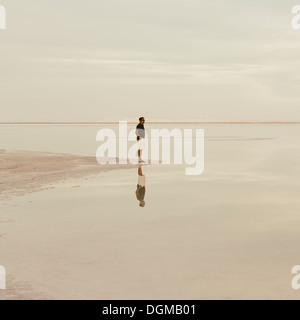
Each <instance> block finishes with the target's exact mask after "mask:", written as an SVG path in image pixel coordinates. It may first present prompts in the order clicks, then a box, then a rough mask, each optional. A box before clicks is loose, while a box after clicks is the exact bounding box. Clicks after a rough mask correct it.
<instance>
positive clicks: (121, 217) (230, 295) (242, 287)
mask: <svg viewBox="0 0 300 320" xmlns="http://www.w3.org/2000/svg"><path fill="white" fill-rule="evenodd" d="M202 128H203V127H201V129H202ZM98 129H101V127H98V126H70V127H69V126H59V127H50V126H49V127H25V126H23V127H4V126H1V127H0V136H1V140H0V142H1V147H0V149H9V150H11V149H15V150H20V149H22V150H39V151H41V150H42V151H51V152H63V153H73V154H85V155H94V154H95V151H96V148H97V146H98V145H99V143H96V142H95V136H96V133H97V131H98ZM204 129H205V137H206V138H205V171H204V173H203V174H202V175H200V176H186V175H185V170H184V169H185V166H184V165H182V166H174V165H170V166H168V165H157V166H155V165H149V166H143V174H144V175H145V177H146V193H145V202H146V205H145V207H144V208H141V207H139V202H138V201H137V199H136V195H135V191H136V188H137V186H136V185H137V181H138V171H137V169H130V170H120V171H111V172H107V173H103V174H101V175H99V176H97V177H93V178H89V179H87V180H85V179H83V180H72V181H69V182H65V183H60V184H57V185H56V186H55V188H53V189H50V190H47V191H42V192H38V193H34V194H30V195H26V196H24V197H20V198H14V199H13V200H10V201H6V202H3V203H1V204H0V210H1V211H0V212H1V213H0V228H1V231H0V234H3V236H2V237H1V238H0V265H4V266H5V267H6V269H7V273H8V287H9V286H11V287H13V288H14V292H13V293H12V294H15V292H18V290H19V291H22V290H23V291H25V292H22V294H23V295H24V297H27V298H28V297H35V298H36V297H42V298H43V297H49V298H58V299H63V298H67V299H77V298H83V299H84V298H90V299H203V298H204V299H206V298H207V299H217V298H225V299H246V298H248V299H249V298H250V299H256V298H264V299H274V298H278V299H280V298H283V299H285V298H292V299H298V298H299V297H300V296H299V295H300V292H298V291H295V290H293V289H292V287H291V280H292V277H293V275H292V274H291V268H292V266H293V265H296V264H300V260H299V249H298V248H299V244H300V238H299V231H298V229H299V225H300V216H299V204H300V198H299V190H300V188H299V185H300V182H299V178H300V169H299V163H300V162H299V161H300V146H299V142H298V137H299V133H300V127H299V126H207V127H204ZM20 284H23V285H20ZM24 287H25V288H27V289H26V290H25V289H22V288H24ZM1 294H2V295H3V293H2V292H1V293H0V297H1Z"/></svg>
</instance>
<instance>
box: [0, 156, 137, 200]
mask: <svg viewBox="0 0 300 320" xmlns="http://www.w3.org/2000/svg"><path fill="white" fill-rule="evenodd" d="M133 167H134V166H132V165H130V164H128V165H109V164H107V165H99V164H98V163H97V161H96V158H95V157H86V156H75V155H70V154H58V153H46V152H32V151H30V152H29V151H7V150H0V200H5V199H10V198H11V197H13V196H22V195H24V194H27V193H32V192H36V191H40V190H45V189H48V188H50V187H51V185H52V184H54V183H57V182H64V181H67V180H69V179H77V178H84V177H87V176H91V175H95V174H99V173H101V172H106V171H109V170H118V169H125V168H133Z"/></svg>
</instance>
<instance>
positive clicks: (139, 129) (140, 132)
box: [135, 117, 145, 163]
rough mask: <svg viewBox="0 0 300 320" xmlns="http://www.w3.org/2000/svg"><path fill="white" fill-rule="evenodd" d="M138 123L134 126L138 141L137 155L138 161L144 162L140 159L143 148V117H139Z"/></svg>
mask: <svg viewBox="0 0 300 320" xmlns="http://www.w3.org/2000/svg"><path fill="white" fill-rule="evenodd" d="M139 121H140V123H139V124H138V125H137V126H136V131H135V133H136V136H137V141H138V142H139V150H138V157H139V163H145V161H143V160H142V151H143V149H144V148H145V127H144V123H145V118H144V117H141V118H140V119H139Z"/></svg>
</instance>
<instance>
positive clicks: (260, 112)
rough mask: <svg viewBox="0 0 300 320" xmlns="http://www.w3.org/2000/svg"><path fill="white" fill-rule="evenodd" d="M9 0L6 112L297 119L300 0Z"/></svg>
mask: <svg viewBox="0 0 300 320" xmlns="http://www.w3.org/2000/svg"><path fill="white" fill-rule="evenodd" d="M0 4H1V5H4V6H5V7H6V11H7V30H0V90H1V91H0V93H1V96H0V97H1V101H0V105H1V120H0V121H103V120H126V119H127V120H133V119H136V118H138V117H139V116H140V115H143V116H145V117H146V119H147V120H148V121H151V120H166V121H170V120H182V121H184V120H199V121H203V120H204V121H214V120H215V121H300V90H299V88H300V30H298V31H295V30H293V29H292V27H291V20H292V17H293V16H292V14H291V10H292V7H293V6H294V5H296V4H300V0H299V1H298V3H297V0H293V1H290V0H259V1H258V0H243V1H241V0H216V1H210V2H209V1H207V0H206V1H203V0H107V1H104V0H84V1H83V0H82V1H79V0H43V1H41V0H26V1H20V0H0Z"/></svg>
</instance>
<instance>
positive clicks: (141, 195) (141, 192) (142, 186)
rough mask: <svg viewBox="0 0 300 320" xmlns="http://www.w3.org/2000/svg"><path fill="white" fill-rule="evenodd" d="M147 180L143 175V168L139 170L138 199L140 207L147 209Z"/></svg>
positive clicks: (136, 192) (140, 167)
mask: <svg viewBox="0 0 300 320" xmlns="http://www.w3.org/2000/svg"><path fill="white" fill-rule="evenodd" d="M145 193H146V179H145V176H144V175H143V171H142V166H139V168H138V184H137V189H136V191H135V194H136V198H137V200H138V201H139V202H140V207H142V208H143V207H145V204H146V203H145V200H144V199H145Z"/></svg>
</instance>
